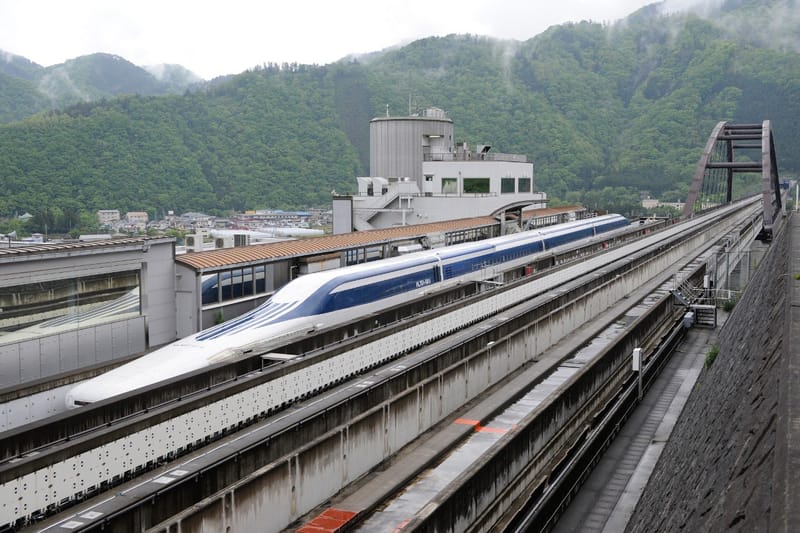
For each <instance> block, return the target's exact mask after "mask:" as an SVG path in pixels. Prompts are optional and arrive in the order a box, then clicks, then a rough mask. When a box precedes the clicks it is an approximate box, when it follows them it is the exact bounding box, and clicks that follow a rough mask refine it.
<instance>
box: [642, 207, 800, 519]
mask: <svg viewBox="0 0 800 533" xmlns="http://www.w3.org/2000/svg"><path fill="white" fill-rule="evenodd" d="M798 272H800V217H793V219H792V221H791V223H790V224H789V225H787V227H786V228H785V231H783V232H782V233H781V234H780V235H778V236H777V237H776V238H775V240H774V241H773V243H772V244H771V249H770V250H769V252H768V254H767V255H766V256H765V257H764V259H763V261H762V264H761V265H760V266H759V269H758V271H757V273H756V275H755V277H754V278H753V280H752V281H751V283H750V285H749V286H748V287H747V289H746V291H745V293H744V294H743V297H742V299H741V300H740V301H739V303H738V304H737V305H736V308H735V309H734V311H733V313H732V314H731V316H730V318H729V319H728V321H727V323H726V324H725V327H724V328H723V330H722V331H721V332H720V336H719V348H720V351H719V355H718V356H717V358H716V360H715V361H714V363H713V365H712V366H711V367H710V369H708V370H706V371H704V372H703V373H702V375H701V376H700V379H699V381H698V383H697V385H696V387H695V390H694V391H693V393H692V396H691V397H690V399H689V402H688V404H687V406H686V408H685V409H684V411H683V414H682V416H681V418H680V420H679V421H678V424H677V426H676V427H675V430H674V431H673V433H672V438H671V439H670V440H669V442H668V443H667V445H666V447H665V449H664V452H663V453H662V455H661V459H660V461H659V463H658V465H657V466H656V470H655V471H654V473H653V475H652V476H651V478H650V482H649V483H648V485H647V488H646V489H645V491H644V493H643V494H642V497H641V499H640V501H639V504H638V506H637V508H636V511H635V512H634V515H633V516H632V518H631V521H630V522H629V523H628V527H627V531H649V532H650V531H722V530H733V531H800V497H798V493H797V490H796V489H797V483H798V482H797V480H798V479H800V478H798V475H800V470H798V462H799V461H800V451H799V450H798V444H797V441H798V435H799V434H800V419H799V418H798V412H800V407H799V406H798V404H800V398H798V394H800V393H799V392H798V390H800V380H799V379H798V374H799V373H800V372H798V370H799V369H798V367H800V349H798V348H797V347H795V342H794V341H795V340H796V339H798V338H800V337H799V335H800V308H798V307H795V305H797V306H800V281H798V280H796V279H795V277H794V274H795V273H798ZM790 291H791V292H790ZM795 299H796V303H795V302H794V300H795ZM793 315H794V316H793ZM795 322H796V323H797V324H795ZM792 326H794V327H792ZM795 330H797V331H795Z"/></svg>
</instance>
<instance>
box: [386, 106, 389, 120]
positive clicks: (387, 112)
mask: <svg viewBox="0 0 800 533" xmlns="http://www.w3.org/2000/svg"><path fill="white" fill-rule="evenodd" d="M386 116H387V117H388V116H389V104H386Z"/></svg>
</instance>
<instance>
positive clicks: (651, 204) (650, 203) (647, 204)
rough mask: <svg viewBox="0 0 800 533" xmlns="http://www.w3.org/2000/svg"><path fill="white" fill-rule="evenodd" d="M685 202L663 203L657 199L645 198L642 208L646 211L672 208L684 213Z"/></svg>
mask: <svg viewBox="0 0 800 533" xmlns="http://www.w3.org/2000/svg"><path fill="white" fill-rule="evenodd" d="M683 206H684V202H662V201H661V200H656V199H655V198H645V199H643V200H642V207H644V208H645V209H655V208H656V207H672V208H674V209H676V210H678V211H683Z"/></svg>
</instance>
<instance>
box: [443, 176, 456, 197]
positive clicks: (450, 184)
mask: <svg viewBox="0 0 800 533" xmlns="http://www.w3.org/2000/svg"><path fill="white" fill-rule="evenodd" d="M442 194H458V178H442Z"/></svg>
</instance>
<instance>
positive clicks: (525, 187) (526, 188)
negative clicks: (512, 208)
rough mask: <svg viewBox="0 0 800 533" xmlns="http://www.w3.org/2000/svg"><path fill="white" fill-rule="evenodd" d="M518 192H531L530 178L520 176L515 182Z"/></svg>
mask: <svg viewBox="0 0 800 533" xmlns="http://www.w3.org/2000/svg"><path fill="white" fill-rule="evenodd" d="M517 184H518V188H517V190H518V191H519V192H531V179H530V178H520V179H519V181H518V182H517Z"/></svg>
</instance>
